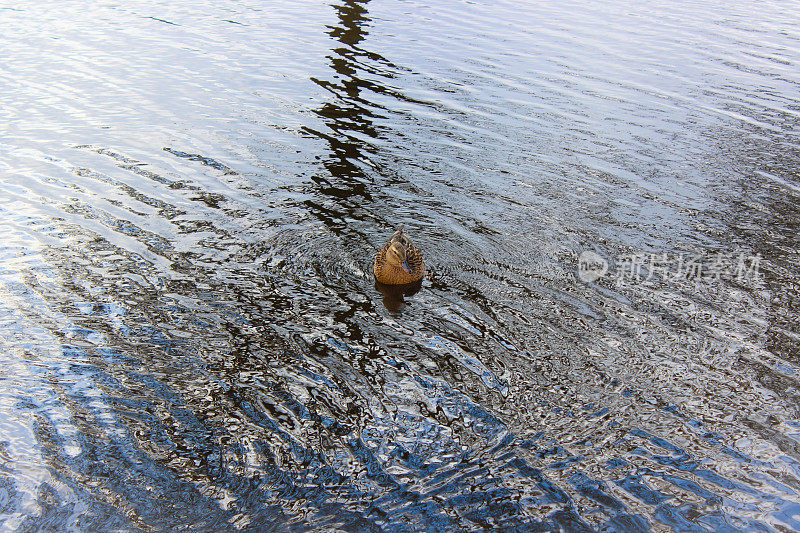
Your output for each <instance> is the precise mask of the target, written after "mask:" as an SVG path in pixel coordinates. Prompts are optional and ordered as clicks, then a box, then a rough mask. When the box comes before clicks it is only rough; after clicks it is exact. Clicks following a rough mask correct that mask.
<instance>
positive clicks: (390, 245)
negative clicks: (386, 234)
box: [372, 228, 425, 285]
mask: <svg viewBox="0 0 800 533" xmlns="http://www.w3.org/2000/svg"><path fill="white" fill-rule="evenodd" d="M372 272H373V274H375V279H376V280H377V281H378V282H379V283H383V284H384V285H407V284H410V283H416V282H417V281H419V280H421V279H422V276H423V275H424V274H425V262H424V261H423V260H422V253H421V252H420V251H419V249H418V248H417V247H416V246H414V245H413V244H412V243H411V240H410V239H409V238H408V237H406V236H405V235H404V234H403V228H400V229H398V230H397V231H396V232H395V234H394V235H392V238H391V239H389V242H387V243H386V244H385V245H384V246H383V248H381V249H380V251H379V252H378V255H377V257H375V264H374V265H373V267H372Z"/></svg>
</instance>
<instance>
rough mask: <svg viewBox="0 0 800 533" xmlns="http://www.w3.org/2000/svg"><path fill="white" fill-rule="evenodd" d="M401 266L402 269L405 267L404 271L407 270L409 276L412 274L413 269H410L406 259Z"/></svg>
mask: <svg viewBox="0 0 800 533" xmlns="http://www.w3.org/2000/svg"><path fill="white" fill-rule="evenodd" d="M400 266H401V267H403V270H405V271H406V272H408V273H409V274H411V267H410V266H408V261H406V260H405V259H403V262H402V263H400Z"/></svg>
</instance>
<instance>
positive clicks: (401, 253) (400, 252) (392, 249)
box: [386, 226, 411, 274]
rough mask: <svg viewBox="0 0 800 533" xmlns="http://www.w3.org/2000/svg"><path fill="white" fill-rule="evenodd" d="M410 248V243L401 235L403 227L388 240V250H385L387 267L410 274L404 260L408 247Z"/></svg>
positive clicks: (409, 268) (406, 262)
mask: <svg viewBox="0 0 800 533" xmlns="http://www.w3.org/2000/svg"><path fill="white" fill-rule="evenodd" d="M409 246H411V241H410V240H409V239H408V237H406V236H405V235H403V227H402V226H400V228H399V229H398V230H397V231H396V232H395V234H394V235H392V238H391V239H389V249H388V250H386V263H387V264H388V265H391V266H394V267H397V268H402V269H403V270H405V271H406V272H408V273H409V274H411V267H410V266H408V261H407V259H406V252H407V250H408V247H409Z"/></svg>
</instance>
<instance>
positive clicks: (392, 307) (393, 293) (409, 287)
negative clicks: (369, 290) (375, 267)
mask: <svg viewBox="0 0 800 533" xmlns="http://www.w3.org/2000/svg"><path fill="white" fill-rule="evenodd" d="M375 288H376V289H377V290H378V292H380V293H381V294H383V305H384V306H386V309H388V310H389V312H391V313H398V312H400V311H401V310H402V309H403V308H404V307H405V306H406V305H408V304H407V303H406V301H405V297H406V296H413V295H415V294H416V293H417V292H419V290H420V289H421V288H422V280H419V281H415V282H414V283H406V284H404V285H386V284H384V283H381V282H380V281H377V280H376V281H375Z"/></svg>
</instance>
